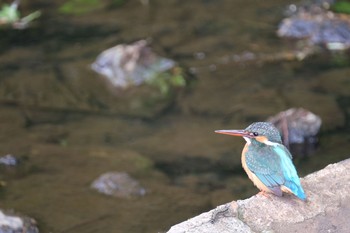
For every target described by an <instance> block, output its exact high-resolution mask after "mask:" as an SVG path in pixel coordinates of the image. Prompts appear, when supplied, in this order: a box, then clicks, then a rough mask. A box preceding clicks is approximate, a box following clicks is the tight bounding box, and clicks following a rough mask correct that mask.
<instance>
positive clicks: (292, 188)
mask: <svg viewBox="0 0 350 233" xmlns="http://www.w3.org/2000/svg"><path fill="white" fill-rule="evenodd" d="M284 186H285V187H286V188H287V189H288V191H289V192H291V193H293V194H294V195H295V196H297V197H298V198H300V199H301V200H303V201H305V200H306V194H305V192H304V189H303V187H301V185H300V184H299V185H298V184H296V183H294V182H293V181H287V182H286V183H285V184H284Z"/></svg>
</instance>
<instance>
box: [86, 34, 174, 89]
mask: <svg viewBox="0 0 350 233" xmlns="http://www.w3.org/2000/svg"><path fill="white" fill-rule="evenodd" d="M174 66H175V62H174V61H172V60H170V59H167V58H162V57H159V56H157V55H156V54H155V53H154V52H153V51H152V50H151V48H150V47H149V46H148V45H147V41H146V40H140V41H136V42H134V43H133V44H130V45H125V44H120V45H117V46H115V47H113V48H110V49H107V50H105V51H104V52H102V53H101V54H100V55H99V56H98V57H97V59H96V61H95V62H94V63H93V64H92V65H91V67H92V69H93V70H94V71H96V72H97V73H100V74H102V75H103V76H105V77H106V78H107V79H108V80H109V82H110V83H111V84H112V85H113V86H115V87H119V88H126V87H128V86H134V85H135V86H138V85H140V84H142V83H145V82H148V81H150V80H151V79H153V78H155V77H156V76H157V75H158V74H159V73H161V72H164V71H166V70H169V69H171V68H173V67H174Z"/></svg>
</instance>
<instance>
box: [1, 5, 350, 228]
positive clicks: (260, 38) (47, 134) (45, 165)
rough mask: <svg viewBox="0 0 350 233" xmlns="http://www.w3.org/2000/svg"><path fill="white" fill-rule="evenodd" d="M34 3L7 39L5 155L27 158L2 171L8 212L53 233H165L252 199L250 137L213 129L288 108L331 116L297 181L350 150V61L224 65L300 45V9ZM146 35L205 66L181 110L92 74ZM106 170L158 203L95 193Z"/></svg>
mask: <svg viewBox="0 0 350 233" xmlns="http://www.w3.org/2000/svg"><path fill="white" fill-rule="evenodd" d="M32 2H33V3H27V5H24V6H25V9H26V8H30V7H33V8H35V9H37V8H38V7H40V8H42V11H43V12H44V16H43V18H42V21H40V23H39V24H37V25H35V26H34V28H32V29H29V30H25V31H15V32H13V31H12V32H11V31H1V39H0V51H1V54H0V96H1V97H0V111H1V112H0V122H1V126H2V127H1V132H0V152H1V155H6V154H13V155H15V156H17V157H18V158H19V159H20V161H21V163H20V165H19V166H18V167H16V168H4V167H1V173H0V174H1V176H0V178H1V180H3V181H5V182H6V186H5V187H3V188H2V189H1V192H0V207H1V208H3V209H14V210H16V211H18V212H20V213H23V214H26V215H29V216H31V217H33V218H35V219H36V220H37V221H38V224H39V228H40V230H41V232H67V233H70V232H76V233H79V232H84V233H85V232H159V231H160V232H161V231H166V230H167V229H168V228H169V227H170V226H171V225H173V224H175V223H178V222H180V221H183V220H186V219H187V218H190V217H192V216H194V215H196V214H199V213H201V212H203V211H207V210H209V209H211V208H214V207H215V206H217V205H219V204H223V203H226V202H229V201H231V200H236V199H239V198H248V197H250V196H251V195H253V194H255V193H257V189H256V188H255V187H254V186H253V185H252V183H251V182H250V181H249V180H248V178H247V176H246V175H245V174H244V171H243V169H242V168H241V165H240V152H241V149H242V148H243V144H244V141H243V140H241V139H239V138H231V137H228V136H220V135H216V134H214V130H216V129H225V128H227V129H230V128H231V129H232V128H244V127H246V126H247V125H249V124H250V123H251V122H253V121H258V120H265V119H266V118H267V117H268V116H270V115H274V114H276V113H277V112H279V111H282V110H286V109H287V108H290V107H304V108H307V109H309V110H311V111H313V112H314V113H316V114H318V115H320V116H321V118H322V119H323V126H322V132H321V135H320V142H319V144H320V145H319V147H318V149H317V150H316V152H315V153H314V154H313V155H312V156H310V157H308V158H300V157H297V156H296V160H295V163H296V166H297V168H298V171H299V175H301V176H304V175H307V174H309V173H310V172H313V171H315V170H318V169H321V168H323V167H324V166H326V165H327V164H329V163H334V162H337V161H340V160H343V159H345V158H347V157H348V155H349V154H348V150H349V146H348V145H349V141H350V136H349V135H348V134H347V132H348V130H349V123H348V115H349V112H350V111H349V110H350V106H349V101H348V100H349V90H350V83H349V81H348V73H349V67H348V66H347V65H343V63H341V64H340V65H339V63H337V62H334V61H335V60H334V59H333V58H332V56H330V55H327V54H326V55H324V56H315V57H312V58H309V59H307V60H306V61H303V62H298V61H285V60H281V61H278V60H277V61H274V62H263V63H261V62H259V61H258V60H257V61H252V62H243V63H235V62H233V61H231V60H230V59H228V60H227V59H226V60H225V58H227V57H231V56H234V55H235V54H242V53H245V52H246V51H248V52H251V53H253V54H262V53H264V54H275V53H279V52H281V51H286V50H290V49H291V47H289V46H290V45H289V44H286V43H285V42H283V41H281V40H280V39H278V38H277V37H276V35H275V30H276V28H277V24H278V22H279V20H280V19H281V18H282V14H281V12H282V10H283V7H284V6H286V5H288V4H289V3H291V2H290V1H273V0H270V1H264V2H257V1H229V0H220V1H208V0H206V1H204V0H197V1H175V0H174V1H150V5H149V6H144V5H142V4H141V3H139V2H138V1H133V2H132V1H130V2H127V3H126V4H124V5H123V6H121V7H120V8H114V9H104V10H101V9H100V10H96V11H94V12H92V13H90V14H87V15H81V16H62V15H59V14H58V13H57V12H56V11H55V9H56V7H57V6H58V5H59V3H58V2H59V1H56V2H52V3H43V2H41V1H32ZM30 9H32V8H30ZM142 38H152V40H153V47H154V50H155V51H157V52H158V53H160V54H161V55H162V56H164V57H169V58H171V59H174V60H176V61H178V62H179V64H180V65H181V66H183V67H186V68H188V69H190V68H195V70H196V72H197V73H196V79H195V80H194V81H193V82H192V83H191V86H190V87H189V88H188V89H187V90H186V91H183V92H181V93H179V94H178V95H177V97H176V99H175V101H174V102H172V104H171V105H170V106H164V104H163V103H162V102H161V103H160V104H153V105H152V104H150V105H147V106H146V107H140V103H142V102H139V100H136V101H134V102H131V105H129V106H135V109H136V110H135V109H134V110H132V111H129V110H127V109H128V108H127V107H126V105H125V102H127V100H128V98H129V97H130V96H135V95H136V94H135V93H136V92H135V91H128V92H127V93H126V94H125V96H127V97H128V98H126V97H124V95H122V94H120V93H116V92H115V91H112V90H111V88H109V87H107V85H106V83H105V82H103V81H102V78H101V77H100V76H98V75H97V74H95V73H94V72H93V71H92V70H91V69H90V68H89V66H90V64H91V63H92V62H93V61H94V60H95V58H96V56H97V55H98V54H99V53H100V52H101V51H102V50H105V49H106V48H109V47H112V46H114V45H116V44H118V43H128V42H133V41H136V40H138V39H142ZM196 54H197V56H196ZM198 54H200V56H198ZM225 61H228V62H225ZM140 109H141V110H142V111H141V110H140ZM130 112H131V113H130ZM108 171H121V172H122V171H125V172H128V173H129V174H130V175H132V176H133V177H134V178H136V179H137V180H138V181H139V182H140V183H141V184H142V186H143V187H145V188H146V190H147V195H146V196H145V197H142V198H131V199H126V200H124V199H118V198H112V197H107V196H104V195H102V194H99V193H97V192H95V191H94V190H92V189H90V184H91V182H92V181H93V180H94V179H95V178H97V177H98V176H99V175H101V174H102V173H105V172H108Z"/></svg>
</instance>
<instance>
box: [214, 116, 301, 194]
mask: <svg viewBox="0 0 350 233" xmlns="http://www.w3.org/2000/svg"><path fill="white" fill-rule="evenodd" d="M215 133H220V134H227V135H232V136H241V137H243V138H244V139H245V140H246V141H247V143H246V145H245V146H244V148H243V151H242V165H243V168H244V170H245V171H246V173H247V174H248V176H249V178H250V179H251V180H252V181H253V183H254V184H255V186H257V187H258V188H259V189H260V190H261V191H262V192H263V193H273V194H275V195H277V196H282V193H283V192H289V193H292V194H294V195H295V196H297V197H298V198H300V199H301V200H306V195H305V192H304V190H303V187H302V186H301V184H300V179H299V176H298V173H297V171H296V169H295V167H294V165H293V162H292V155H291V154H290V152H289V151H288V149H287V148H286V147H285V146H284V145H283V144H282V139H281V135H280V133H279V131H278V130H277V128H276V127H275V126H274V125H273V124H271V123H268V122H255V123H253V124H251V125H250V126H248V127H247V128H246V129H244V130H216V131H215Z"/></svg>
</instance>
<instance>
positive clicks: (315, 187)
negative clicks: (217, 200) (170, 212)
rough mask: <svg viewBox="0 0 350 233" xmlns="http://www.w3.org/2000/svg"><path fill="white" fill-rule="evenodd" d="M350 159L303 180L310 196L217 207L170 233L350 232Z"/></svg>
mask: <svg viewBox="0 0 350 233" xmlns="http://www.w3.org/2000/svg"><path fill="white" fill-rule="evenodd" d="M349 169H350V159H347V160H344V161H342V162H339V163H336V164H331V165H328V166H327V167H326V168H324V169H322V170H320V171H318V172H315V173H312V174H310V175H308V176H306V177H305V178H304V179H302V184H303V187H304V188H305V191H306V194H307V196H308V199H307V201H305V202H303V201H301V200H298V199H297V198H295V197H293V196H291V195H285V196H284V197H277V196H270V195H269V196H268V197H265V196H263V195H255V196H253V197H251V198H249V199H246V200H238V201H233V202H231V203H228V204H226V205H222V206H219V207H217V208H216V209H214V210H211V211H209V212H206V213H203V214H201V215H199V216H197V217H194V218H192V219H189V220H187V221H185V222H182V223H180V224H177V225H175V226H173V227H171V228H170V230H169V231H168V233H178V232H186V233H197V232H198V233H199V232H201V233H205V232H210V233H215V232H246V233H248V232H284V233H292V232H308V233H313V232H315V233H316V232H317V233H318V232H337V233H343V232H344V233H345V232H350V225H349V218H350V201H349V200H350V186H349V182H350V176H349V175H348V170H349Z"/></svg>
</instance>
